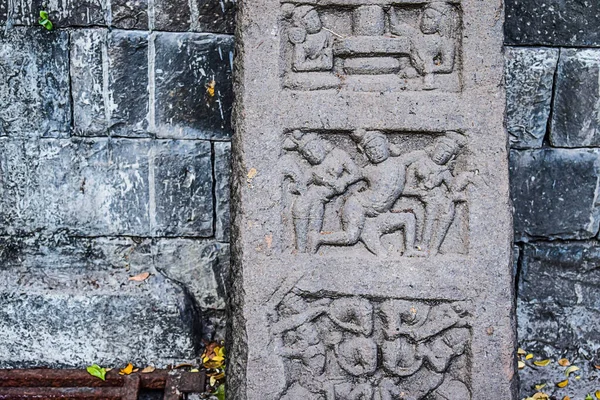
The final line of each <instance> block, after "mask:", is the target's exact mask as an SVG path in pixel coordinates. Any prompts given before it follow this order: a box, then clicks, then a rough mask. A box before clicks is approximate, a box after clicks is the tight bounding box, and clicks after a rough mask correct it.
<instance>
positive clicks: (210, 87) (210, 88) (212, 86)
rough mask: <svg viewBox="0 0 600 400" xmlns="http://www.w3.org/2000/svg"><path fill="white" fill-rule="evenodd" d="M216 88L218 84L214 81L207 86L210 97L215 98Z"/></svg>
mask: <svg viewBox="0 0 600 400" xmlns="http://www.w3.org/2000/svg"><path fill="white" fill-rule="evenodd" d="M215 86H217V82H215V80H214V79H213V80H212V81H210V83H209V84H208V85H207V86H206V93H208V95H209V96H210V97H215Z"/></svg>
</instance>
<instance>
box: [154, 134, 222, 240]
mask: <svg viewBox="0 0 600 400" xmlns="http://www.w3.org/2000/svg"><path fill="white" fill-rule="evenodd" d="M153 153H154V154H153V156H152V157H153V169H154V173H153V180H154V190H155V194H154V197H155V199H156V200H155V201H156V231H155V234H157V235H159V236H201V237H209V236H212V235H213V211H214V205H213V194H212V188H213V176H212V171H211V169H212V165H211V148H210V143H208V142H203V141H192V140H180V141H173V140H160V141H157V142H156V143H155V146H154V151H153Z"/></svg>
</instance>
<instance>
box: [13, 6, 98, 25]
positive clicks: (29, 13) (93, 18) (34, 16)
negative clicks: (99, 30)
mask: <svg viewBox="0 0 600 400" xmlns="http://www.w3.org/2000/svg"><path fill="white" fill-rule="evenodd" d="M8 3H9V5H8V7H9V8H11V7H12V8H11V15H12V23H14V24H16V25H37V23H38V18H39V14H40V11H41V10H45V11H47V12H48V14H49V19H50V20H51V21H52V23H53V25H54V26H55V27H56V28H66V27H70V26H76V27H79V26H95V25H106V17H107V15H108V10H107V7H106V4H107V3H106V2H105V1H104V0H62V1H60V2H59V1H50V2H48V1H46V0H21V1H9V2H8Z"/></svg>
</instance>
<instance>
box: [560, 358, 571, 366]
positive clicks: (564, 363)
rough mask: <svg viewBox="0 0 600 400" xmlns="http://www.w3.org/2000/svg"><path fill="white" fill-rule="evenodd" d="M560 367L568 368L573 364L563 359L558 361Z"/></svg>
mask: <svg viewBox="0 0 600 400" xmlns="http://www.w3.org/2000/svg"><path fill="white" fill-rule="evenodd" d="M558 365H560V366H561V367H568V366H569V365H571V362H570V361H569V360H567V359H566V358H561V359H560V360H558Z"/></svg>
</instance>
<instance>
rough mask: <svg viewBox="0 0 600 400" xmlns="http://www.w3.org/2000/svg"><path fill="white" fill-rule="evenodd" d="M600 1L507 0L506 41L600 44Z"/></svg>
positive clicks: (551, 44) (531, 43)
mask: <svg viewBox="0 0 600 400" xmlns="http://www.w3.org/2000/svg"><path fill="white" fill-rule="evenodd" d="M598 25H600V4H599V3H598V2H596V1H587V0H507V1H506V24H505V32H506V43H507V44H514V45H549V46H566V47H569V46H600V32H598V30H597V29H594V27H597V26H598Z"/></svg>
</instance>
